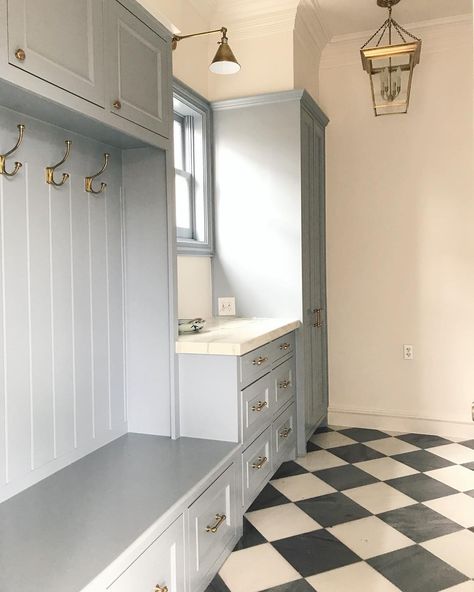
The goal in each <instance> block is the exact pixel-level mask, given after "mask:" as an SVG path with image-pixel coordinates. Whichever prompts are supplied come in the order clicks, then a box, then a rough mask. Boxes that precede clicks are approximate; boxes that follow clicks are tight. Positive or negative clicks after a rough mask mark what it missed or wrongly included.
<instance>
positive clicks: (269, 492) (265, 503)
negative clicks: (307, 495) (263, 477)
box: [247, 483, 291, 512]
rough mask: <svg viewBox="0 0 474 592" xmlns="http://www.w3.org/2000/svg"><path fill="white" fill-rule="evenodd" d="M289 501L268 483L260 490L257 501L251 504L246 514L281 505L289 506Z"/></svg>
mask: <svg viewBox="0 0 474 592" xmlns="http://www.w3.org/2000/svg"><path fill="white" fill-rule="evenodd" d="M289 503H291V502H290V500H289V499H288V498H287V497H285V496H284V495H283V494H282V493H280V492H279V491H278V490H277V489H275V487H273V485H271V484H270V483H268V485H266V486H265V488H264V489H263V490H262V492H261V493H260V495H259V496H258V497H257V499H256V500H255V501H254V502H253V504H252V505H251V506H250V508H249V509H248V510H247V511H248V512H255V511H256V510H263V509H265V508H273V507H274V506H280V505H281V504H289Z"/></svg>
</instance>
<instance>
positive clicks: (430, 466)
mask: <svg viewBox="0 0 474 592" xmlns="http://www.w3.org/2000/svg"><path fill="white" fill-rule="evenodd" d="M393 458H394V459H395V460H399V461H400V462H402V463H404V464H406V465H408V466H409V467H411V468H412V469H416V470H417V471H422V472H426V471H434V470H436V469H444V468H445V467H449V466H451V465H452V464H454V463H452V462H450V461H449V460H446V459H445V458H441V457H440V456H437V455H436V454H433V453H432V452H428V450H415V451H414V452H405V453H403V454H396V455H395V456H393Z"/></svg>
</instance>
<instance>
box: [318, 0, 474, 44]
mask: <svg viewBox="0 0 474 592" xmlns="http://www.w3.org/2000/svg"><path fill="white" fill-rule="evenodd" d="M317 3H318V4H319V6H320V7H321V20H322V23H323V25H324V28H325V29H326V32H327V33H328V36H329V38H332V37H334V36H337V35H348V34H351V33H359V32H361V31H369V30H372V29H377V28H378V27H379V26H380V25H381V24H382V23H383V21H384V20H385V18H386V17H387V10H386V9H383V8H380V7H379V6H377V0H317ZM470 13H472V0H401V2H400V3H399V4H397V6H394V8H393V17H394V18H395V20H397V21H398V22H399V23H400V24H408V23H417V22H420V21H428V20H433V19H440V18H447V17H456V16H459V15H463V14H470Z"/></svg>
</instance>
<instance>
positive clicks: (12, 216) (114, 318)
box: [0, 107, 127, 501]
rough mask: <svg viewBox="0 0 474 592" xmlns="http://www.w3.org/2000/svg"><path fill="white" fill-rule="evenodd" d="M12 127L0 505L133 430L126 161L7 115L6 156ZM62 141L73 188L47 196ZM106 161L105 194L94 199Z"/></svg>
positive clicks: (1, 140)
mask: <svg viewBox="0 0 474 592" xmlns="http://www.w3.org/2000/svg"><path fill="white" fill-rule="evenodd" d="M17 120H18V123H19V122H20V121H21V122H23V123H26V126H27V131H26V134H25V140H24V142H23V145H22V147H21V149H20V150H19V151H18V153H17V154H15V157H17V159H18V160H19V161H21V162H22V163H23V167H22V169H21V171H20V173H18V175H17V176H16V177H14V178H12V179H4V178H0V216H1V220H0V232H1V237H0V239H1V240H0V356H1V360H2V363H1V364H0V501H2V499H6V498H7V497H9V496H10V495H12V494H13V493H16V492H17V491H19V490H21V489H23V488H25V487H28V486H29V485H31V484H33V483H35V482H36V481H37V480H38V479H40V478H43V477H45V476H47V475H48V474H50V473H52V472H54V470H56V468H55V467H57V466H64V465H65V464H68V459H69V458H70V459H71V461H69V462H72V460H74V459H75V458H77V457H78V456H80V455H81V451H84V452H89V451H91V450H93V449H94V448H96V447H99V446H101V445H103V444H104V443H106V442H107V441H110V440H111V439H113V438H115V437H117V436H118V435H120V434H122V433H125V432H126V430H127V425H126V421H125V418H124V407H125V406H126V405H125V404H124V397H125V385H124V380H123V377H124V374H125V369H124V355H123V351H124V331H125V329H124V310H123V306H124V297H123V290H124V286H123V265H124V262H123V235H122V232H123V231H122V203H121V200H122V197H121V180H122V174H121V172H122V171H121V156H120V152H119V151H117V150H115V149H113V148H111V147H108V146H105V145H101V144H99V143H97V142H94V141H91V140H87V139H86V138H83V137H81V136H76V135H75V134H72V133H71V132H68V131H65V130H61V129H59V128H55V127H54V126H50V125H48V124H43V123H41V122H39V121H36V120H30V119H29V118H28V117H25V116H23V115H20V114H17V113H15V112H13V111H10V110H8V109H4V108H2V107H0V150H2V149H3V148H6V146H8V145H9V144H10V143H11V141H12V140H13V138H14V135H15V130H16V128H15V123H16V122H17ZM66 138H68V139H71V140H72V141H73V148H72V152H71V158H70V160H69V161H68V162H67V163H66V164H65V165H64V169H63V170H65V171H68V172H69V173H70V175H71V177H70V179H69V181H68V182H67V183H66V185H64V186H63V187H60V188H55V187H51V186H48V185H47V184H46V183H45V181H44V167H45V166H46V165H49V164H52V163H54V162H57V160H59V158H58V157H60V154H61V150H62V149H63V146H64V140H65V139H66ZM13 143H14V142H13ZM106 151H107V152H110V153H111V154H112V158H111V163H113V165H112V166H111V167H110V168H109V170H108V171H107V173H106V175H104V181H106V182H107V183H108V188H107V195H106V196H105V195H100V196H97V197H92V196H89V195H87V194H86V193H85V191H84V177H85V176H86V175H88V174H91V173H93V172H95V170H97V169H98V168H100V164H101V162H102V158H103V153H104V152H106ZM4 370H6V374H5V373H4ZM30 375H31V381H30ZM30 387H31V388H30ZM94 428H95V429H94ZM59 461H60V463H61V464H60V465H58V464H57V462H59ZM55 463H56V464H55Z"/></svg>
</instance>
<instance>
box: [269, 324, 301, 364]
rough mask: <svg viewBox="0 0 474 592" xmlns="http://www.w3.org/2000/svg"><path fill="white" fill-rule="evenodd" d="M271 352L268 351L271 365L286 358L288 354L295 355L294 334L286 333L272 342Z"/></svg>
mask: <svg viewBox="0 0 474 592" xmlns="http://www.w3.org/2000/svg"><path fill="white" fill-rule="evenodd" d="M270 345H271V351H270V358H271V361H272V363H273V364H274V363H275V362H277V361H278V360H280V359H282V358H284V357H285V356H288V355H289V354H294V353H295V333H294V331H293V332H292V333H287V334H286V335H283V337H280V338H278V339H275V341H272V343H271V344H270Z"/></svg>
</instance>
